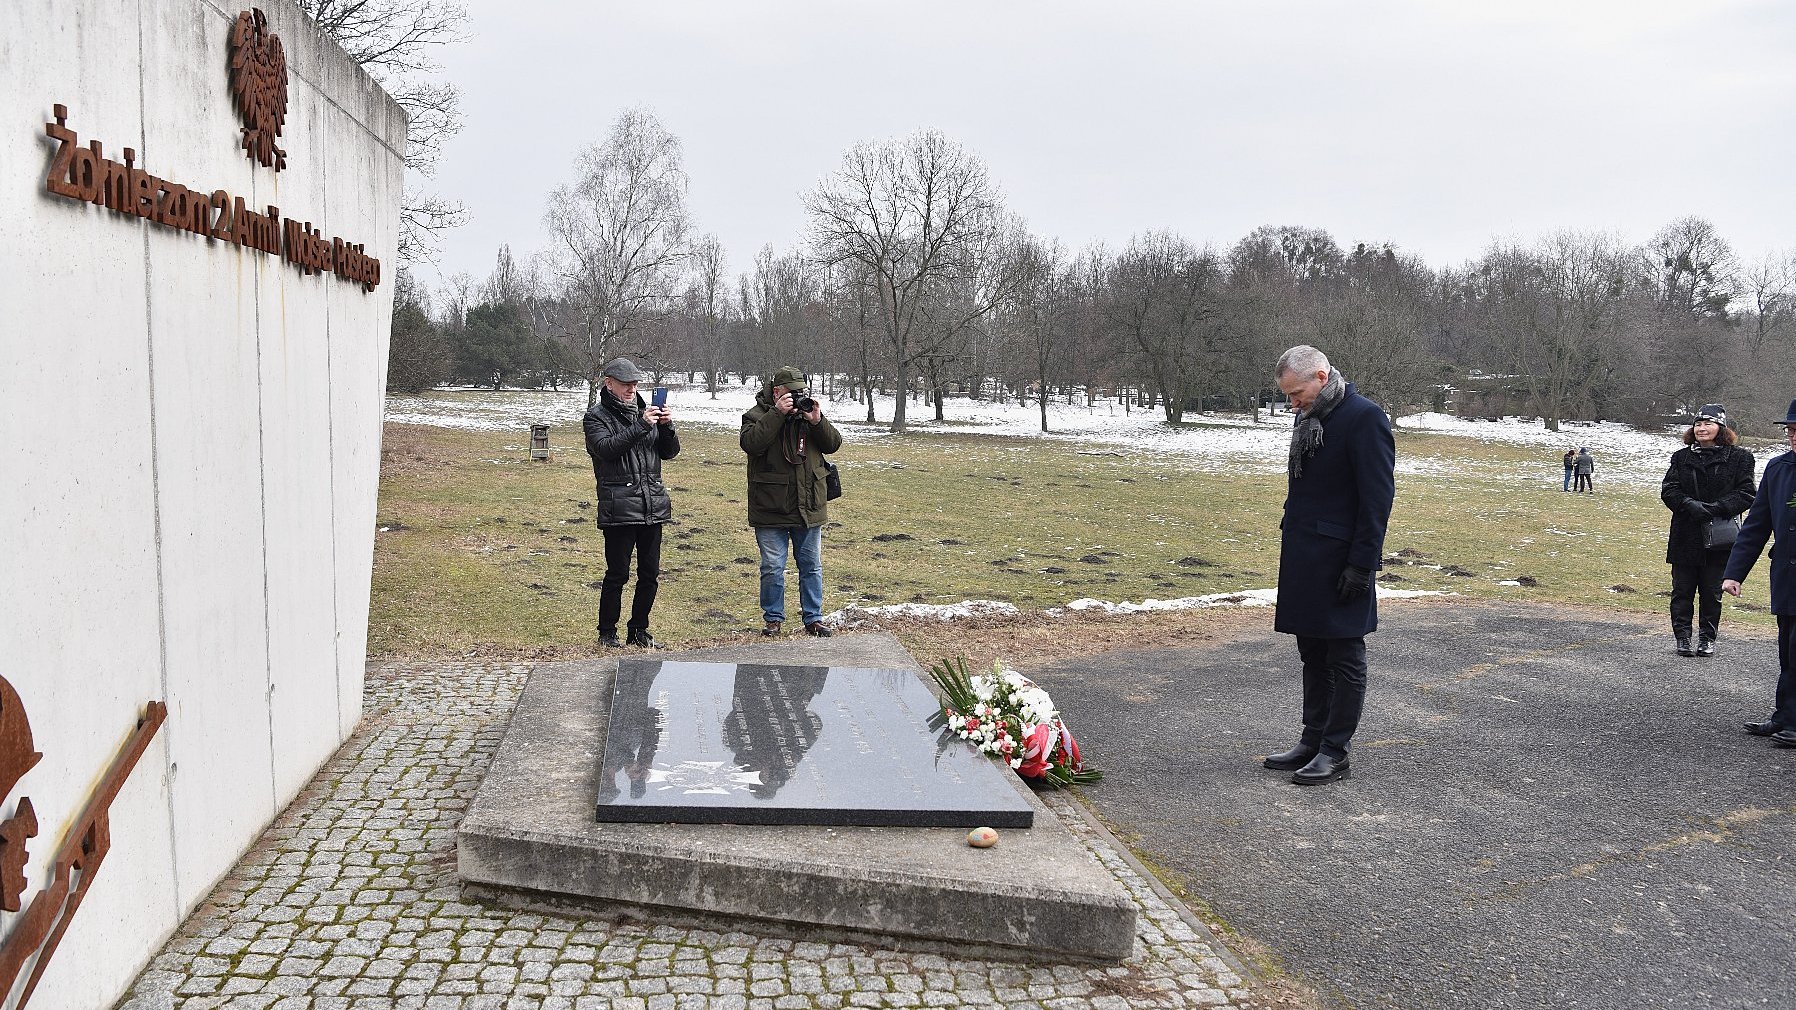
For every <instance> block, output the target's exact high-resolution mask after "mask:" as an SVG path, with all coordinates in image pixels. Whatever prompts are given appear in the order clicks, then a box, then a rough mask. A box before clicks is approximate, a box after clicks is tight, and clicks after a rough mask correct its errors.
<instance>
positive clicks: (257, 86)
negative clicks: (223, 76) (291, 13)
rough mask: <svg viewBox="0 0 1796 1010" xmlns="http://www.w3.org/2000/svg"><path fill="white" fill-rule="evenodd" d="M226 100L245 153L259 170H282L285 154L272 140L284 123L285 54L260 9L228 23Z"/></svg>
mask: <svg viewBox="0 0 1796 1010" xmlns="http://www.w3.org/2000/svg"><path fill="white" fill-rule="evenodd" d="M231 96H232V97H233V98H235V99H236V100H237V114H238V115H239V116H240V117H242V119H243V151H244V153H245V154H247V155H249V157H250V159H251V160H253V161H256V162H259V163H261V165H262V167H263V168H273V169H274V170H275V171H277V172H278V171H280V170H281V169H283V168H286V167H287V152H286V151H284V150H282V149H281V148H280V147H279V146H277V145H276V143H275V141H276V138H278V137H280V135H281V129H282V128H283V127H284V126H285V125H286V122H287V53H286V50H285V49H284V48H283V47H282V45H281V37H280V36H279V35H276V34H274V33H273V32H271V31H269V30H268V15H266V14H264V13H262V8H260V7H252V8H250V9H249V10H246V11H244V12H243V13H241V14H238V15H237V20H236V21H235V22H234V23H233V24H232V25H231Z"/></svg>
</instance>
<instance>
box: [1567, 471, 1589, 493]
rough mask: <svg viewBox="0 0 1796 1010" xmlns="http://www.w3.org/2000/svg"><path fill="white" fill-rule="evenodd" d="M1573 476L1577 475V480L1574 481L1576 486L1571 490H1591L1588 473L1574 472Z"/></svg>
mask: <svg viewBox="0 0 1796 1010" xmlns="http://www.w3.org/2000/svg"><path fill="white" fill-rule="evenodd" d="M1575 476H1576V477H1577V481H1576V485H1577V486H1575V487H1573V488H1572V490H1573V491H1591V490H1592V488H1591V486H1590V475H1589V474H1587V473H1580V474H1576V475H1575Z"/></svg>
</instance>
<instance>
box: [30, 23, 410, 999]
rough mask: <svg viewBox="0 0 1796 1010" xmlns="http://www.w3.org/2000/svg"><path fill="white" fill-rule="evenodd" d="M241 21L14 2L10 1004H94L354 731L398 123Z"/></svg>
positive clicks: (307, 54) (308, 30)
mask: <svg viewBox="0 0 1796 1010" xmlns="http://www.w3.org/2000/svg"><path fill="white" fill-rule="evenodd" d="M258 4H259V7H260V9H261V10H262V11H264V12H266V13H265V19H264V20H261V21H258V19H257V17H256V15H255V13H254V12H253V11H251V10H250V5H249V4H248V3H230V2H208V0H79V2H68V0H6V2H5V3H0V475H3V477H0V678H3V679H4V682H5V683H4V684H0V787H4V788H5V789H6V790H7V791H6V793H5V794H4V796H3V797H0V898H4V899H5V900H4V902H0V906H3V907H4V909H5V911H4V912H0V944H3V945H4V946H0V983H8V982H9V983H10V988H9V989H7V990H6V992H5V994H4V995H3V996H0V1005H4V1006H7V1007H11V1006H15V1005H17V1004H18V1002H19V1000H20V997H21V996H22V995H23V993H24V991H25V990H26V988H27V987H28V986H31V987H33V988H32V994H31V996H30V1003H31V1005H32V1006H33V1007H70V1008H80V1007H104V1006H108V1005H110V1004H111V1003H112V1002H113V1001H114V1000H115V999H117V997H118V996H119V995H120V994H121V993H123V992H124V991H125V989H126V988H127V986H128V985H129V983H130V981H131V980H132V978H133V977H134V976H135V974H136V973H137V972H138V971H139V970H140V969H141V968H142V966H143V964H144V962H145V961H146V960H147V959H148V958H149V957H150V955H151V954H153V953H154V951H155V950H156V949H157V948H158V946H159V945H160V944H161V943H162V942H163V941H164V939H165V938H166V937H167V936H168V934H169V933H170V932H171V931H172V930H173V929H174V928H175V926H176V925H177V924H178V923H179V922H180V920H181V919H182V918H183V917H184V916H185V915H187V914H188V913H189V912H191V911H192V910H193V909H194V908H195V906H196V905H197V904H198V903H199V902H200V901H201V900H202V899H203V898H204V897H205V896H206V894H207V892H208V891H209V890H210V889H211V888H212V887H213V886H214V885H215V884H216V883H217V882H218V881H219V879H220V878H221V877H222V875H223V874H225V873H226V872H227V871H228V870H229V869H230V867H231V866H232V864H233V862H234V861H235V860H236V859H238V858H239V856H241V855H242V853H243V852H244V851H245V849H246V848H247V847H248V846H249V845H250V844H251V843H252V842H253V841H254V840H255V838H256V836H257V834H258V833H259V832H260V831H261V830H262V829H263V828H264V827H266V826H267V825H268V824H269V823H270V821H271V820H272V819H273V818H274V817H275V815H276V814H278V813H279V812H280V811H281V809H282V808H283V807H284V806H286V804H287V803H288V802H289V801H290V800H292V799H293V798H294V796H295V795H296V794H297V792H298V791H299V789H300V788H301V787H302V786H303V785H304V783H305V782H306V781H307V780H308V779H309V778H310V776H311V775H312V774H313V772H314V771H315V770H316V769H317V768H318V766H319V765H320V764H321V763H322V762H323V761H324V760H325V759H326V758H327V757H328V756H329V755H330V754H331V752H332V751H333V750H334V749H335V748H336V747H337V746H338V745H339V744H340V743H341V742H342V741H343V740H344V739H345V737H346V736H347V735H348V733H349V732H350V730H351V729H352V727H353V726H354V725H355V723H356V721H357V719H358V717H359V716H360V713H361V697H362V670H363V663H364V658H365V650H366V642H367V615H368V592H369V575H370V570H371V562H372V556H373V538H374V523H375V498H376V487H377V480H378V467H379V453H380V424H381V412H382V405H383V387H384V379H385V374H386V364H387V336H388V324H389V320H390V317H391V313H392V292H393V277H392V275H393V272H394V267H393V264H394V262H395V256H394V254H395V249H396V245H397V229H398V206H399V199H400V188H401V184H402V177H403V164H402V161H403V155H404V147H405V130H406V123H405V117H404V113H403V112H402V111H401V110H400V108H399V107H398V106H397V105H396V104H395V103H394V102H393V100H392V99H391V98H390V97H389V96H388V95H387V94H386V93H385V92H383V91H382V90H381V89H380V88H379V87H377V86H376V85H375V84H374V82H373V81H372V80H370V79H369V77H368V76H367V75H366V74H365V73H363V72H362V70H361V69H360V68H359V67H357V66H355V65H354V64H353V63H352V62H351V61H350V60H349V59H348V58H347V57H346V56H345V55H344V54H343V53H342V51H341V50H339V49H338V48H336V47H335V46H334V45H333V44H332V43H330V42H329V41H328V40H325V39H324V38H322V37H321V36H319V35H318V34H316V32H315V31H314V30H313V28H312V27H311V25H310V23H309V22H308V21H306V20H305V19H304V17H303V16H302V15H301V14H300V13H299V11H298V8H297V7H295V6H294V5H293V4H292V3H291V2H288V0H258ZM159 704H160V705H166V718H165V719H162V720H161V721H160V723H159V724H158V719H159V718H160V717H161V715H162V711H161V710H160V709H159V708H158V705H159ZM134 744H135V746H133V745H134ZM133 749H135V750H137V751H138V752H139V754H138V756H136V758H135V760H132V758H133V755H132V750H133ZM76 902H78V907H74V906H75V904H76ZM71 908H72V909H73V910H72V912H71ZM59 931H60V932H59ZM51 946H53V948H54V949H53V952H52V956H49V957H47V958H46V957H45V956H44V954H43V950H44V948H46V947H51ZM34 976H36V978H35V981H34Z"/></svg>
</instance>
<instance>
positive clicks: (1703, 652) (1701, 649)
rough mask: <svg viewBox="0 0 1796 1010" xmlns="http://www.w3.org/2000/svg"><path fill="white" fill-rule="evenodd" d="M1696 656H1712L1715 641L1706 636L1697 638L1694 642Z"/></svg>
mask: <svg viewBox="0 0 1796 1010" xmlns="http://www.w3.org/2000/svg"><path fill="white" fill-rule="evenodd" d="M1696 654H1697V655H1698V656H1704V657H1707V656H1713V655H1714V654H1715V640H1714V639H1713V638H1710V637H1709V636H1707V635H1704V636H1702V637H1701V638H1698V639H1697V640H1696Z"/></svg>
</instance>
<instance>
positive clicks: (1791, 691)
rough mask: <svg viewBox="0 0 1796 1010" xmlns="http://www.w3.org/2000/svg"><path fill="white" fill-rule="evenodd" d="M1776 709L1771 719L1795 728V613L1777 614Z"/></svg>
mask: <svg viewBox="0 0 1796 1010" xmlns="http://www.w3.org/2000/svg"><path fill="white" fill-rule="evenodd" d="M1777 666H1778V671H1777V711H1776V712H1774V713H1772V715H1771V721H1772V722H1774V723H1777V724H1778V725H1779V726H1781V727H1783V728H1784V729H1796V614H1778V615H1777Z"/></svg>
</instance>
